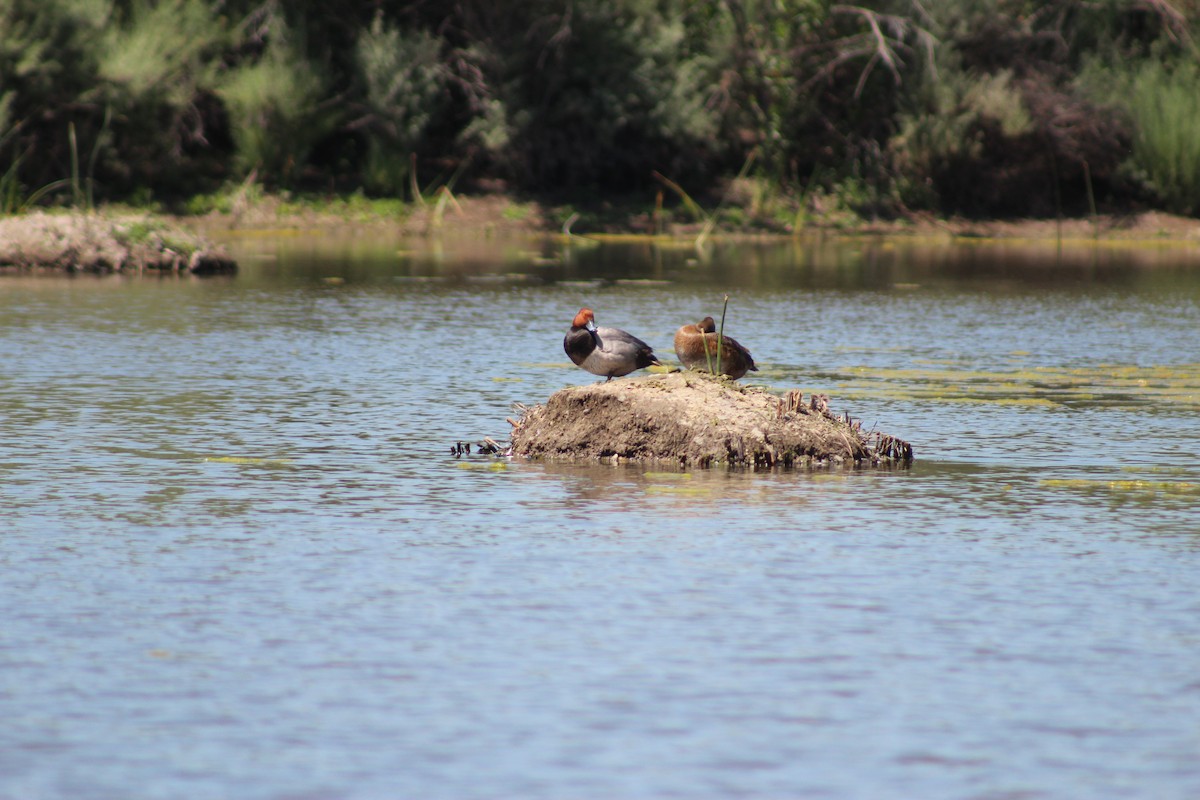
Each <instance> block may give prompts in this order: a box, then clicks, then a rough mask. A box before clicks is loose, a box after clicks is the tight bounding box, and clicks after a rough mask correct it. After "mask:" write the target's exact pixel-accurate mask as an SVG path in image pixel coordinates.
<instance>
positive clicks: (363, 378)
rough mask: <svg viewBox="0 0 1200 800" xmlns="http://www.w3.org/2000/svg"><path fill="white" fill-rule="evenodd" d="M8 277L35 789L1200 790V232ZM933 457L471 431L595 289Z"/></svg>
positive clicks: (8, 357)
mask: <svg viewBox="0 0 1200 800" xmlns="http://www.w3.org/2000/svg"><path fill="white" fill-rule="evenodd" d="M233 246H234V247H235V249H236V251H237V254H238V255H239V258H240V260H241V262H242V264H243V271H242V273H241V274H240V275H238V276H237V277H236V278H233V279H209V280H190V279H178V280H176V279H165V280H158V279H140V280H138V279H133V280H130V279H112V278H110V279H93V278H77V279H36V280H35V279H19V278H11V277H10V278H6V279H4V280H3V281H0V345H2V347H3V356H2V357H0V499H2V505H0V530H2V531H3V533H2V534H0V564H2V566H3V575H4V581H3V584H2V588H0V592H2V595H0V596H2V598H3V606H2V607H3V609H4V623H3V625H2V626H0V716H2V718H3V720H4V723H3V725H0V798H4V800H10V799H11V800H38V799H40V798H73V799H75V798H115V797H121V798H178V797H188V798H193V799H197V798H198V799H203V798H227V797H239V798H395V797H414V798H415V797H420V798H455V799H457V798H497V797H521V798H562V797H571V798H612V797H622V798H670V797H688V798H696V797H711V798H730V797H749V798H781V797H805V798H879V797H921V798H980V799H982V798H1018V797H1019V798H1083V797H1086V798H1129V797H1153V798H1192V797H1196V796H1200V722H1198V720H1200V595H1198V594H1197V592H1196V590H1195V585H1196V579H1195V576H1196V575H1197V568H1198V567H1200V564H1198V562H1200V512H1198V510H1197V504H1198V501H1200V467H1197V465H1196V462H1195V453H1196V452H1197V450H1198V449H1200V366H1198V365H1200V353H1198V352H1197V345H1196V338H1195V331H1196V325H1197V322H1198V321H1200V270H1198V269H1197V265H1198V264H1200V258H1198V254H1197V253H1196V252H1195V250H1194V249H1187V248H1176V249H1172V248H1163V249H1159V250H1146V249H1140V250H1132V249H1131V250H1120V249H1097V250H1092V249H1081V250H1070V251H1068V252H1066V253H1065V254H1058V253H1056V252H1055V251H1054V250H1053V248H1050V249H1044V248H1043V249H1037V248H1028V249H1021V250H1013V249H1011V248H1002V247H998V246H970V247H960V248H956V249H955V248H946V247H933V248H931V247H927V246H924V245H920V244H912V245H907V244H903V243H899V244H897V243H870V242H861V241H836V240H827V241H822V242H812V243H806V244H804V245H802V246H799V247H795V248H792V247H790V246H786V245H753V244H742V245H724V246H721V247H719V248H718V249H717V250H716V251H715V252H713V253H712V254H711V260H710V261H707V262H706V261H704V260H703V259H697V258H696V254H695V252H694V251H691V250H688V249H686V248H675V249H672V248H656V247H652V246H649V245H617V244H612V245H605V246H602V247H587V248H580V247H574V248H570V249H566V250H564V248H563V247H562V245H560V244H556V243H552V242H548V243H529V242H507V241H499V242H485V243H482V244H480V243H469V242H465V243H464V242H451V243H448V244H446V245H445V246H444V248H443V249H438V248H432V249H425V248H424V247H421V246H419V245H413V244H411V243H397V242H390V241H379V240H358V241H353V240H349V239H347V240H329V239H318V238H310V237H291V238H265V239H254V238H241V239H235V240H233ZM724 292H729V293H730V295H731V302H730V316H729V332H730V333H732V334H733V335H735V336H736V337H737V338H738V339H739V340H740V341H742V342H743V343H744V344H746V345H748V346H749V347H750V349H751V350H752V351H753V353H754V356H755V358H756V359H757V360H758V362H759V363H760V365H762V367H763V371H762V373H761V374H760V375H759V376H758V380H759V381H760V382H761V383H764V384H767V385H770V386H773V387H776V388H778V389H780V390H783V389H791V388H800V389H802V390H804V391H805V393H806V394H807V393H809V392H811V391H822V392H825V393H827V394H829V395H830V397H831V399H832V405H833V408H834V410H835V411H838V412H842V411H850V412H851V413H852V414H853V415H854V416H855V417H856V418H860V419H862V420H863V421H864V425H865V427H868V428H869V427H872V426H875V427H878V428H879V429H881V430H883V431H885V432H888V433H892V434H894V435H897V436H900V437H902V438H904V439H906V440H908V441H910V442H912V444H913V445H914V447H915V448H916V455H917V461H916V462H915V463H914V464H913V465H912V467H911V468H908V469H887V470H849V469H845V470H843V469H830V470H817V471H812V472H809V471H800V472H787V473H765V474H764V473H759V474H755V473H752V472H730V471H725V470H712V471H692V472H689V473H670V472H668V471H664V470H663V468H662V467H654V468H646V467H636V466H617V467H613V466H596V465H567V464H536V463H521V462H512V463H509V462H505V461H503V460H495V459H490V458H486V457H480V456H472V457H470V458H466V459H458V460H456V459H455V458H453V457H452V456H451V455H450V449H451V446H452V445H453V444H454V443H455V442H456V441H459V440H469V441H477V440H479V439H481V438H482V437H484V436H494V437H496V438H503V437H504V436H505V435H506V431H507V429H508V424H507V423H506V422H505V421H504V419H505V417H506V416H510V415H511V413H512V412H511V409H510V405H511V404H512V403H513V402H514V401H520V402H525V403H533V402H538V401H541V400H544V399H545V398H546V397H547V396H548V395H549V394H550V393H551V392H553V391H554V390H556V389H558V388H561V387H562V386H564V385H568V384H573V383H581V382H587V381H590V380H592V377H591V376H589V375H587V374H585V373H583V372H582V371H580V370H577V369H575V368H573V367H571V366H570V365H569V364H564V362H565V358H564V356H563V355H562V352H561V338H562V333H563V331H564V329H565V327H566V326H567V325H568V324H569V321H570V318H571V317H572V316H573V314H574V312H575V311H576V310H577V309H578V307H579V306H580V305H584V304H586V305H589V306H591V307H593V308H594V309H596V312H597V317H598V319H599V321H600V323H601V324H612V325H619V326H621V327H626V328H628V329H630V330H631V331H633V332H635V333H637V334H638V335H639V336H642V337H643V338H646V339H647V340H648V341H650V342H651V343H652V344H654V345H655V346H656V347H657V348H658V350H659V352H660V354H661V355H664V356H669V355H671V353H670V338H671V334H672V333H673V330H674V328H675V327H676V326H678V325H679V324H682V323H683V322H686V321H694V319H695V318H699V317H700V316H703V315H704V314H710V313H711V314H714V315H717V316H719V312H720V304H721V300H722V297H723V293H724Z"/></svg>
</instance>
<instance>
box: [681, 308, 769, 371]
mask: <svg viewBox="0 0 1200 800" xmlns="http://www.w3.org/2000/svg"><path fill="white" fill-rule="evenodd" d="M705 347H707V348H708V353H709V356H711V358H712V360H713V361H716V360H717V323H715V322H713V318H712V317H705V318H704V319H702V320H700V321H699V322H697V323H696V324H695V325H684V326H683V327H682V328H680V329H679V330H677V331H675V355H677V356H679V361H680V363H682V364H683V365H684V366H685V367H687V368H688V369H694V370H700V371H702V372H708V371H709V366H708V360H709V356H705V355H704V350H705ZM720 371H721V374H723V375H728V376H729V377H731V378H733V379H734V380H737V379H738V378H740V377H742V376H743V375H745V374H746V373H747V372H758V367H757V366H755V365H754V358H753V357H752V356H751V355H750V351H749V350H747V349H746V348H744V347H742V346H741V345H740V344H738V342H737V340H736V339H733V338H731V337H729V336H723V337H721V365H720Z"/></svg>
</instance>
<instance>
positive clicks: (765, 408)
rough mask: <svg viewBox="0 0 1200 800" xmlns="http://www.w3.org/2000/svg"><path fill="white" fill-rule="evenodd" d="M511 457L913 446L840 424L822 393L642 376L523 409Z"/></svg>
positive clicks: (838, 452) (900, 457)
mask: <svg viewBox="0 0 1200 800" xmlns="http://www.w3.org/2000/svg"><path fill="white" fill-rule="evenodd" d="M512 451H513V454H514V455H518V456H528V457H535V458H572V459H603V458H615V459H630V460H670V461H676V462H678V463H681V464H693V465H698V466H709V465H713V464H728V465H732V466H752V467H769V466H803V465H810V464H817V463H826V462H833V463H846V462H854V463H863V462H869V463H874V464H878V463H881V462H885V461H886V462H906V461H911V460H912V447H911V446H910V445H909V444H908V443H906V442H903V441H901V440H899V439H896V438H895V437H892V436H887V435H883V434H879V433H874V434H871V435H869V436H868V435H864V434H863V432H862V430H861V426H860V425H859V423H858V422H855V421H853V420H851V419H850V418H849V417H848V416H846V417H843V418H838V417H836V416H834V415H833V414H831V413H830V412H829V410H828V400H827V399H826V398H825V397H824V396H823V395H815V396H812V397H810V398H808V400H807V402H806V401H805V398H804V397H803V395H802V394H801V393H800V392H798V391H793V392H788V393H787V394H785V395H783V396H779V395H776V394H772V393H771V392H768V391H766V390H765V389H759V388H755V387H748V386H742V385H740V384H737V383H734V382H731V381H728V380H722V379H720V378H714V377H712V376H709V375H705V374H703V373H697V372H677V373H671V374H668V375H648V376H644V377H638V378H626V379H618V380H614V381H610V382H607V383H595V384H591V385H588V386H574V387H570V388H567V389H562V390H560V391H558V392H555V393H554V394H553V395H551V397H550V399H549V400H548V401H547V402H546V404H545V405H539V406H533V407H530V408H525V409H523V413H522V415H521V417H520V419H519V420H517V421H516V422H515V423H514V428H513V432H512Z"/></svg>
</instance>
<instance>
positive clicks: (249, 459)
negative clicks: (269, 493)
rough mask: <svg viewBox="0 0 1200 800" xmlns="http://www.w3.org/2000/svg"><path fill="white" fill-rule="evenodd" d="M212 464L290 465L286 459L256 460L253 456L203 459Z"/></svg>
mask: <svg viewBox="0 0 1200 800" xmlns="http://www.w3.org/2000/svg"><path fill="white" fill-rule="evenodd" d="M204 460H205V461H207V462H211V463H214V464H253V465H256V466H267V467H279V466H284V465H287V464H291V463H292V462H291V460H290V459H286V458H257V457H255V456H207V457H205V459H204Z"/></svg>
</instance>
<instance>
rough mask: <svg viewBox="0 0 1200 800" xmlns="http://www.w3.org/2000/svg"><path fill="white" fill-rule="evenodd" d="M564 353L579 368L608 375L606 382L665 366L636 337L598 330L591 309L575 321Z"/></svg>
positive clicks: (622, 332) (650, 349)
mask: <svg viewBox="0 0 1200 800" xmlns="http://www.w3.org/2000/svg"><path fill="white" fill-rule="evenodd" d="M563 351H564V352H566V354H567V357H568V358H570V359H571V361H572V363H574V364H575V365H576V366H580V367H583V368H584V369H586V370H587V371H588V372H590V373H592V374H593V375H603V376H605V383H607V382H608V381H610V380H612V379H613V378H619V377H620V376H622V375H628V374H629V373H631V372H633V371H634V370H636V369H645V368H646V367H649V366H656V367H661V366H662V364H661V363H659V361H658V359H657V358H655V356H654V350H653V349H652V348H651V347H650V345H648V344H646V343H645V342H643V341H642V340H641V339H639V338H637V337H636V336H634V335H633V334H631V333H627V332H626V331H623V330H621V329H620V328H597V327H596V315H595V314H594V313H593V312H592V310H591V309H590V308H581V309H579V313H578V314H576V315H575V319H573V320H572V321H571V330H569V331H567V335H566V336H564V337H563Z"/></svg>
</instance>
